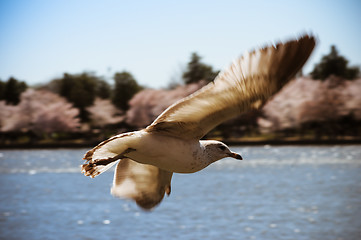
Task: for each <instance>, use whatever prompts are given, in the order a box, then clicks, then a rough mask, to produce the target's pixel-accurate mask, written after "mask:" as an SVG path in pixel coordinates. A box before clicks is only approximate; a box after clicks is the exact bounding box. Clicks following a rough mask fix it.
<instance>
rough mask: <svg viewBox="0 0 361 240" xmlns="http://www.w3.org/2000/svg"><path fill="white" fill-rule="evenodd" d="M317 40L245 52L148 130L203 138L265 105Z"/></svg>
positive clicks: (309, 39)
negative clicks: (237, 117) (215, 129)
mask: <svg viewBox="0 0 361 240" xmlns="http://www.w3.org/2000/svg"><path fill="white" fill-rule="evenodd" d="M315 42H316V41H315V39H314V37H312V36H308V35H305V36H303V37H301V38H299V39H298V40H293V41H289V42H286V43H279V44H277V45H275V46H268V47H265V48H262V49H258V50H255V51H252V52H250V53H246V54H244V55H243V56H242V57H240V58H238V59H236V60H235V61H234V62H233V64H232V65H231V66H230V67H228V68H227V69H225V70H223V71H222V72H221V73H220V74H219V75H218V76H217V78H216V79H215V80H214V82H211V83H209V84H208V85H207V86H205V87H203V88H202V89H200V90H199V91H197V92H195V93H193V94H192V95H190V96H188V97H186V98H183V99H182V100H180V101H178V102H177V103H175V104H173V105H171V106H170V107H169V108H167V109H166V110H165V111H164V112H163V113H162V114H161V115H159V117H158V118H157V119H156V120H155V121H154V122H153V123H152V124H151V125H150V126H148V127H147V129H146V130H147V131H148V132H159V133H161V134H165V135H170V136H173V137H179V138H183V139H188V140H189V139H200V138H202V137H203V136H204V135H205V134H206V133H208V132H209V131H210V130H212V129H213V128H214V127H216V126H217V125H219V124H220V123H222V122H224V121H226V120H228V119H231V118H233V117H235V116H237V115H239V114H240V113H242V112H244V111H247V110H249V109H252V108H258V107H260V106H262V105H263V104H264V103H265V101H266V100H267V99H268V98H269V97H270V96H272V95H273V94H274V93H276V92H277V91H278V90H280V89H281V87H282V86H284V85H285V84H286V83H287V82H288V81H289V80H290V79H291V78H293V77H294V76H295V74H296V73H297V72H298V71H299V70H300V69H301V68H302V66H303V65H304V63H305V62H306V60H307V59H308V57H309V56H310V54H311V52H312V50H313V48H314V46H315Z"/></svg>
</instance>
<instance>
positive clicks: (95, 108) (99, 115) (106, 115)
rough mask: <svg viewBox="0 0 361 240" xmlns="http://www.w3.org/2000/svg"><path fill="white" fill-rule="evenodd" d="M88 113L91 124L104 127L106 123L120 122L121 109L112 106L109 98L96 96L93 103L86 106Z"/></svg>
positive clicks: (121, 118)
mask: <svg viewBox="0 0 361 240" xmlns="http://www.w3.org/2000/svg"><path fill="white" fill-rule="evenodd" d="M87 110H88V112H89V113H90V119H91V122H90V124H91V126H92V127H100V128H104V127H105V126H107V125H111V124H116V123H119V122H121V121H122V120H123V119H124V117H122V116H120V115H121V114H122V111H120V110H119V109H118V108H116V107H115V106H114V104H113V103H112V102H111V101H110V100H109V99H101V98H96V99H95V101H94V105H92V106H90V107H88V108H87Z"/></svg>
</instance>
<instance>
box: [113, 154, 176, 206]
mask: <svg viewBox="0 0 361 240" xmlns="http://www.w3.org/2000/svg"><path fill="white" fill-rule="evenodd" d="M172 175H173V173H172V172H168V171H165V170H162V169H160V168H158V167H155V166H153V165H148V164H141V163H137V162H135V161H133V160H130V159H128V158H124V159H122V160H120V162H119V163H118V165H117V167H116V169H115V172H114V182H113V187H112V190H111V192H112V194H113V195H114V196H116V197H120V198H129V199H133V200H134V201H135V202H136V203H137V204H138V206H140V207H142V208H143V209H147V210H149V209H151V208H153V207H155V206H156V205H158V204H159V203H160V202H161V201H162V199H163V197H164V194H165V193H167V195H169V194H170V191H171V180H172Z"/></svg>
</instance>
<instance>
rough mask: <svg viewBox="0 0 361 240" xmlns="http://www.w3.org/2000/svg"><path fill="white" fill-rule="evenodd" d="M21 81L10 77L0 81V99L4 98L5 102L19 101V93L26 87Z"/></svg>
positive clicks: (15, 103) (14, 103)
mask: <svg viewBox="0 0 361 240" xmlns="http://www.w3.org/2000/svg"><path fill="white" fill-rule="evenodd" d="M27 87H28V86H27V85H26V83H25V82H23V81H18V80H16V79H15V78H13V77H11V78H9V80H7V81H6V82H2V81H0V100H5V102H6V103H7V104H12V105H17V104H18V103H19V101H20V95H21V93H22V92H24V91H25V90H26V89H27Z"/></svg>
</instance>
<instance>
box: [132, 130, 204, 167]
mask: <svg viewBox="0 0 361 240" xmlns="http://www.w3.org/2000/svg"><path fill="white" fill-rule="evenodd" d="M134 149H136V150H135V151H132V152H130V153H129V154H127V155H126V156H128V157H129V158H131V159H133V160H135V161H137V162H140V163H144V164H151V165H155V166H157V167H159V168H162V169H164V170H167V171H170V172H178V173H192V172H197V171H199V170H201V169H203V168H205V167H206V166H208V165H209V163H207V161H206V159H203V158H202V156H203V154H202V153H203V151H204V149H203V147H202V146H201V145H200V143H199V141H198V140H192V141H187V140H183V139H179V138H175V137H169V136H164V135H157V134H149V133H144V134H143V135H142V137H141V138H140V139H139V141H137V146H134Z"/></svg>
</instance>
